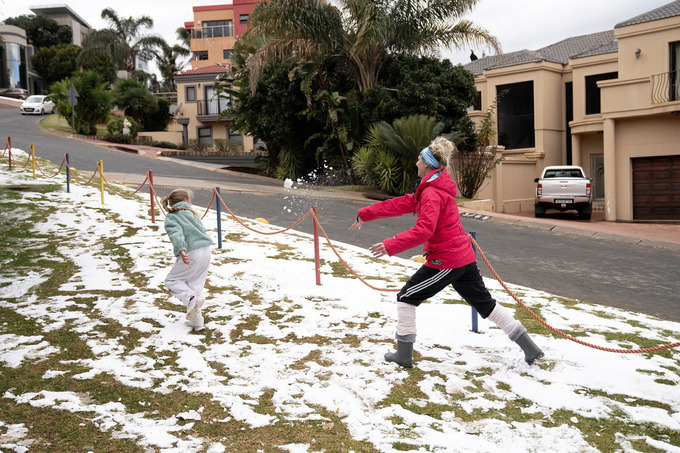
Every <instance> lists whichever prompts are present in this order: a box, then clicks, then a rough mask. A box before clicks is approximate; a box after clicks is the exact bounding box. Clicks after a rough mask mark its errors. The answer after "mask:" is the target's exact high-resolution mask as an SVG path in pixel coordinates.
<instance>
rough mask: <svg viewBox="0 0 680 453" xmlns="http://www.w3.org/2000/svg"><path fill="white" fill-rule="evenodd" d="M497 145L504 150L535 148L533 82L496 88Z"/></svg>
mask: <svg viewBox="0 0 680 453" xmlns="http://www.w3.org/2000/svg"><path fill="white" fill-rule="evenodd" d="M496 99H498V144H499V145H502V146H505V148H506V149H520V148H533V147H534V146H536V137H535V130H534V82H533V81H532V82H521V83H513V84H509V85H498V86H497V87H496Z"/></svg>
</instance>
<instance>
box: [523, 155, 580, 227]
mask: <svg viewBox="0 0 680 453" xmlns="http://www.w3.org/2000/svg"><path fill="white" fill-rule="evenodd" d="M591 181H592V179H591V178H587V177H586V175H585V173H584V172H583V169H582V168H581V167H577V166H575V165H558V166H550V167H545V168H544V169H543V173H542V174H541V177H540V178H536V179H534V182H535V183H537V184H536V198H535V201H534V210H535V211H534V212H535V215H536V217H543V216H545V211H546V210H548V209H558V210H560V211H568V210H571V209H575V210H577V211H578V215H579V217H580V218H582V219H584V220H590V216H591V214H592V212H593V192H592V188H591Z"/></svg>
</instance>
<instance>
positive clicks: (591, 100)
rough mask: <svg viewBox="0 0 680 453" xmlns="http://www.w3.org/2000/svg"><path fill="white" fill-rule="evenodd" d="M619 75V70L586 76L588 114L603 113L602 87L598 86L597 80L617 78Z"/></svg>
mask: <svg viewBox="0 0 680 453" xmlns="http://www.w3.org/2000/svg"><path fill="white" fill-rule="evenodd" d="M618 76H619V73H618V72H608V73H606V74H596V75H591V76H586V115H595V114H597V113H602V106H601V101H600V89H599V88H598V87H597V82H599V81H600V80H611V79H616V78H617V77H618Z"/></svg>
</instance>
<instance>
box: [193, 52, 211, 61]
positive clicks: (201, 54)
mask: <svg viewBox="0 0 680 453" xmlns="http://www.w3.org/2000/svg"><path fill="white" fill-rule="evenodd" d="M207 59H208V51H207V50H201V51H199V52H194V61H200V60H207Z"/></svg>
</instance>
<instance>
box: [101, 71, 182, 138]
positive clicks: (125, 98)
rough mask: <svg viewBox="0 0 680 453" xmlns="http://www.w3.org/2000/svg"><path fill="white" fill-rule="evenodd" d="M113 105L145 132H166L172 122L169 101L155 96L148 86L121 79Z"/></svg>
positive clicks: (130, 79) (136, 81)
mask: <svg viewBox="0 0 680 453" xmlns="http://www.w3.org/2000/svg"><path fill="white" fill-rule="evenodd" d="M113 103H114V104H115V105H116V106H118V108H120V109H123V111H124V112H125V116H129V117H131V118H133V119H134V120H135V121H136V122H137V123H138V124H139V126H140V128H141V130H143V131H153V130H165V129H166V128H167V125H168V124H169V123H170V122H171V121H172V119H173V116H172V115H171V114H170V104H169V101H167V100H165V99H159V98H157V97H156V96H154V95H153V94H152V93H151V92H150V91H149V89H148V88H147V87H146V84H145V83H143V82H140V81H138V80H135V79H132V78H128V79H120V80H118V81H117V82H116V86H115V88H114V89H113Z"/></svg>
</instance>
